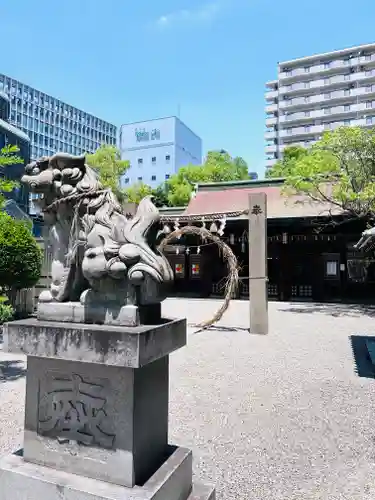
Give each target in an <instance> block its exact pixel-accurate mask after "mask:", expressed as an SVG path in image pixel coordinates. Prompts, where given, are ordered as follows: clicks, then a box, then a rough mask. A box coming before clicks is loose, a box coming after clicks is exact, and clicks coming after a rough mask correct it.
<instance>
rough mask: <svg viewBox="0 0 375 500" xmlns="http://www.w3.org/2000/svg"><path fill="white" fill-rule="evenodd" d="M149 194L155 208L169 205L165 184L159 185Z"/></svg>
mask: <svg viewBox="0 0 375 500" xmlns="http://www.w3.org/2000/svg"><path fill="white" fill-rule="evenodd" d="M151 194H152V197H153V200H152V201H153V202H154V204H155V206H156V207H158V208H161V207H167V206H168V205H169V200H168V185H167V184H166V183H164V184H160V186H158V187H157V188H156V189H153V190H152V193H151Z"/></svg>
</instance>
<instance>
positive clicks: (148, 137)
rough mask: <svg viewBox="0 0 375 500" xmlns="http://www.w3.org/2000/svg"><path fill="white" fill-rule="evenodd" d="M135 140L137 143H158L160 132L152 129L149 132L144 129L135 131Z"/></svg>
mask: <svg viewBox="0 0 375 500" xmlns="http://www.w3.org/2000/svg"><path fill="white" fill-rule="evenodd" d="M135 138H136V141H137V142H148V141H159V140H160V130H159V129H157V128H154V129H152V130H151V132H149V131H147V130H146V129H144V128H136V129H135Z"/></svg>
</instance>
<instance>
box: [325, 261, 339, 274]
mask: <svg viewBox="0 0 375 500" xmlns="http://www.w3.org/2000/svg"><path fill="white" fill-rule="evenodd" d="M337 275H338V265H337V261H336V260H331V261H328V262H326V276H337Z"/></svg>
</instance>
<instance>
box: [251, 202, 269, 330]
mask: <svg viewBox="0 0 375 500" xmlns="http://www.w3.org/2000/svg"><path fill="white" fill-rule="evenodd" d="M249 299H250V332H252V333H258V334H267V333H268V293H267V196H266V194H265V193H254V194H250V195H249Z"/></svg>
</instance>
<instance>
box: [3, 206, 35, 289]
mask: <svg viewBox="0 0 375 500" xmlns="http://www.w3.org/2000/svg"><path fill="white" fill-rule="evenodd" d="M41 268H42V251H41V249H40V248H39V246H38V244H37V242H36V241H35V238H34V237H33V235H32V233H31V228H30V226H29V225H28V224H27V223H25V222H24V221H20V220H15V219H13V218H12V217H10V216H9V215H7V214H5V213H3V212H1V213H0V287H1V289H2V290H4V291H5V292H6V293H7V295H8V297H9V298H10V299H11V296H12V295H14V294H15V293H16V292H17V290H21V289H22V288H31V287H33V286H34V285H35V284H36V283H37V282H38V280H39V278H40V273H41Z"/></svg>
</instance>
